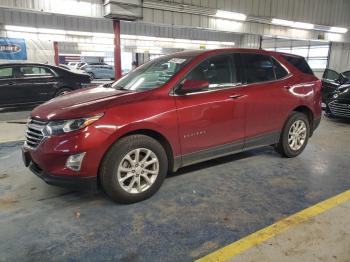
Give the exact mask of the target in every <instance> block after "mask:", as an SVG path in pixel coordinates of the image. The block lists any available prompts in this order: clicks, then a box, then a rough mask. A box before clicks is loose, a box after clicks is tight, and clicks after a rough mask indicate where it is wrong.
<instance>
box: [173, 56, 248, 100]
mask: <svg viewBox="0 0 350 262" xmlns="http://www.w3.org/2000/svg"><path fill="white" fill-rule="evenodd" d="M237 54H239V53H238V52H232V51H230V52H223V53H219V54H212V55H209V56H206V57H204V58H203V59H202V60H200V61H199V62H198V63H196V64H195V65H194V66H193V67H192V68H190V69H189V71H188V72H187V73H186V74H185V75H184V76H183V77H182V78H181V79H180V80H179V81H177V82H176V83H175V85H174V87H172V88H171V89H170V91H169V96H190V95H197V94H204V93H211V92H217V91H222V90H228V89H230V88H232V89H233V88H237V87H240V86H243V82H242V70H237V68H236V74H237V75H239V76H240V80H241V82H239V83H227V85H229V84H232V85H230V86H227V87H225V86H223V87H221V88H215V89H211V90H205V91H198V92H193V93H186V94H176V90H177V89H178V88H179V85H180V83H181V82H182V81H183V80H185V79H186V77H188V75H189V74H190V73H191V72H192V70H194V69H195V68H196V67H197V66H199V65H200V64H201V63H202V62H204V61H206V60H208V59H210V58H213V57H216V56H221V55H227V56H229V57H230V60H231V63H233V62H234V59H237ZM238 65H239V67H238V68H241V66H240V65H241V62H240V59H238ZM231 73H233V72H231Z"/></svg>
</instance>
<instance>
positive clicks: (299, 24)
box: [292, 22, 314, 29]
mask: <svg viewBox="0 0 350 262" xmlns="http://www.w3.org/2000/svg"><path fill="white" fill-rule="evenodd" d="M292 27H295V28H301V29H313V28H314V25H313V24H309V23H302V22H294V23H293V25H292Z"/></svg>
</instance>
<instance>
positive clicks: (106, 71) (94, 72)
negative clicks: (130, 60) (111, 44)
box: [80, 64, 115, 80]
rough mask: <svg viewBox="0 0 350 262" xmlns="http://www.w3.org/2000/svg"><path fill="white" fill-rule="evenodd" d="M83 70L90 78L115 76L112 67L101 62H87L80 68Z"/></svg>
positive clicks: (110, 77)
mask: <svg viewBox="0 0 350 262" xmlns="http://www.w3.org/2000/svg"><path fill="white" fill-rule="evenodd" d="M80 70H82V71H83V72H85V73H87V74H89V75H90V77H91V80H93V79H111V80H113V79H114V77H115V72H114V67H113V66H110V65H101V64H98V65H96V64H87V65H84V66H82V67H81V68H80Z"/></svg>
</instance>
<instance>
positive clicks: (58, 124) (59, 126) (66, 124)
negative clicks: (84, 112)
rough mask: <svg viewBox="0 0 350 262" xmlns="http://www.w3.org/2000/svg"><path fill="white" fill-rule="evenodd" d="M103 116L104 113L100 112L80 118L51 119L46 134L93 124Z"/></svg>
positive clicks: (49, 134)
mask: <svg viewBox="0 0 350 262" xmlns="http://www.w3.org/2000/svg"><path fill="white" fill-rule="evenodd" d="M102 116H103V114H98V115H95V116H92V117H85V118H79V119H70V120H57V121H50V122H49V123H48V124H47V125H46V127H45V129H44V131H43V132H44V134H45V135H46V136H52V135H60V134H64V133H69V132H72V131H75V130H78V129H82V128H84V127H86V126H89V125H91V124H92V123H94V122H96V121H97V120H99V119H100V118H101V117H102Z"/></svg>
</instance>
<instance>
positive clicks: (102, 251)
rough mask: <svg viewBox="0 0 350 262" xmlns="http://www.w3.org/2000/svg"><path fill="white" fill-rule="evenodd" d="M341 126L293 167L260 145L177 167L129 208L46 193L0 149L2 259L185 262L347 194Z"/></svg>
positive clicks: (91, 197) (349, 182)
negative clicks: (146, 197) (151, 192)
mask: <svg viewBox="0 0 350 262" xmlns="http://www.w3.org/2000/svg"><path fill="white" fill-rule="evenodd" d="M349 126H350V123H349V122H346V121H336V120H328V119H323V121H322V122H321V125H320V128H319V129H318V130H317V131H316V132H315V134H314V136H313V137H312V138H311V140H310V143H309V145H308V147H307V148H306V150H305V151H304V153H303V154H302V155H300V156H299V157H297V158H294V159H283V158H281V157H280V156H279V155H278V154H276V153H275V152H274V151H273V149H272V148H271V147H264V148H261V149H257V150H253V151H249V152H245V153H241V154H237V155H233V156H228V157H224V158H220V159H216V160H212V161H208V162H205V163H202V164H198V165H194V166H191V167H188V168H184V169H182V170H179V171H178V172H177V173H175V174H169V176H168V178H167V179H166V180H165V182H164V184H163V186H162V187H161V189H160V191H159V192H158V193H157V194H156V195H155V196H154V197H152V198H151V199H149V200H146V201H144V202H141V203H136V204H133V205H118V204H115V203H113V202H111V201H109V200H108V198H107V197H106V196H105V195H104V194H103V193H97V194H86V193H79V192H72V191H69V190H65V189H60V188H55V187H52V186H49V185H46V184H45V183H44V182H42V181H41V180H40V179H39V178H37V177H35V176H34V175H32V174H31V173H30V172H29V171H28V170H27V169H25V168H24V166H23V164H22V162H21V156H20V151H19V149H20V146H21V143H19V142H11V143H2V144H0V235H1V238H0V254H1V256H0V261H19V260H20V261H23V260H29V261H32V260H35V261H38V260H39V261H46V260H52V259H56V260H69V261H76V260H84V261H96V260H112V261H192V260H194V259H196V258H199V257H202V256H204V255H206V254H208V253H210V252H212V251H214V250H216V249H218V248H220V247H222V246H225V245H227V244H229V243H232V242H234V241H236V240H238V239H240V238H242V237H244V236H247V235H249V234H251V233H253V232H255V231H257V230H259V229H261V228H263V227H266V226H268V225H270V224H272V223H274V222H276V221H278V220H280V219H281V218H283V217H286V216H289V215H291V214H294V213H296V212H298V211H300V210H302V209H304V208H306V207H309V206H311V205H313V204H315V203H318V202H320V201H322V200H324V199H327V198H329V197H331V196H334V195H336V194H338V193H340V192H343V191H345V190H347V189H349V188H350V179H349V177H350V171H349V170H350V168H349V153H350V143H349V142H350V128H349ZM1 135H2V131H1V130H0V137H1ZM346 210H347V209H346ZM347 211H348V210H347ZM346 215H348V217H349V213H348V212H347V213H345V218H346ZM342 217H344V216H342ZM348 220H349V219H348ZM329 228H330V227H329V225H328V224H325V225H324V226H322V227H321V229H323V230H329ZM303 230H304V231H305V230H306V232H308V231H307V230H309V228H308V227H305V229H303ZM310 230H312V229H310ZM310 232H311V231H310ZM310 234H312V233H310ZM300 241H304V240H303V239H302V238H301V239H300ZM334 241H336V242H335V245H337V246H338V247H340V248H347V247H348V246H349V245H344V241H349V240H348V239H345V240H344V238H334ZM338 242H339V244H337V243H338ZM346 244H349V242H346ZM330 248H332V246H331V247H330ZM345 251H346V250H343V249H342V250H341V251H339V253H337V254H335V253H334V252H333V253H332V252H329V253H332V255H334V256H337V258H338V259H340V261H346V260H344V259H346V258H349V257H342V256H344V255H345V256H347V255H348V253H346V252H345ZM293 252H294V253H293ZM297 252H298V249H295V250H292V252H291V253H290V256H291V257H293V255H296V253H297ZM341 259H343V260H341ZM304 260H306V261H309V260H307V259H304ZM267 261H268V260H267ZM320 261H322V260H320Z"/></svg>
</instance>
